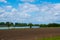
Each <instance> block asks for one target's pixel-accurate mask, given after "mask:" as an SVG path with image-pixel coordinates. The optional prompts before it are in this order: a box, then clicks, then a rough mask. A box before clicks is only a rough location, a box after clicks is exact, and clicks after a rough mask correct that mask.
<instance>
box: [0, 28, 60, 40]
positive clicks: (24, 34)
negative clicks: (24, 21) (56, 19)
mask: <svg viewBox="0 0 60 40" xmlns="http://www.w3.org/2000/svg"><path fill="white" fill-rule="evenodd" d="M54 36H60V28H37V29H14V30H0V40H37V39H38V38H44V37H54Z"/></svg>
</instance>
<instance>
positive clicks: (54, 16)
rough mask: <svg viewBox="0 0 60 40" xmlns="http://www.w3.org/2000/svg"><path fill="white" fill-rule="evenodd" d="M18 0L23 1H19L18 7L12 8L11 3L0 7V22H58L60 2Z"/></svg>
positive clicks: (59, 21) (59, 20)
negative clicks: (21, 2)
mask: <svg viewBox="0 0 60 40" xmlns="http://www.w3.org/2000/svg"><path fill="white" fill-rule="evenodd" d="M0 1H1V0H0ZM3 1H6V0H3ZM3 1H1V2H3ZM20 1H23V2H25V3H23V4H20V3H19V4H18V8H14V7H13V6H12V5H7V6H5V7H4V8H2V7H0V21H1V22H6V21H9V22H23V23H25V22H26V23H53V22H56V23H60V19H59V18H60V3H56V4H51V3H46V4H45V3H42V4H39V5H35V4H30V3H28V2H34V0H20Z"/></svg>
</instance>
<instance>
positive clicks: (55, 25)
mask: <svg viewBox="0 0 60 40" xmlns="http://www.w3.org/2000/svg"><path fill="white" fill-rule="evenodd" d="M48 27H60V24H57V23H49V24H48Z"/></svg>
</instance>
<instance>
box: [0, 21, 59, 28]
mask: <svg viewBox="0 0 60 40" xmlns="http://www.w3.org/2000/svg"><path fill="white" fill-rule="evenodd" d="M23 26H30V28H32V26H39V27H60V24H57V23H49V24H32V23H29V24H27V23H12V22H0V27H23Z"/></svg>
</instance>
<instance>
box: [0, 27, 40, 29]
mask: <svg viewBox="0 0 60 40" xmlns="http://www.w3.org/2000/svg"><path fill="white" fill-rule="evenodd" d="M18 28H20V29H21V28H30V27H29V26H26V27H0V30H3V29H18ZM32 28H40V27H39V26H32Z"/></svg>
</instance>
